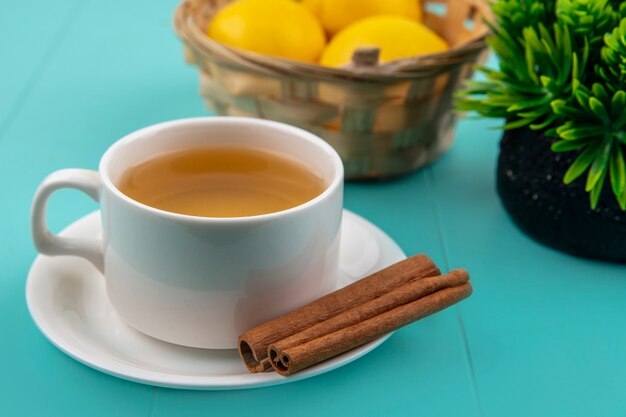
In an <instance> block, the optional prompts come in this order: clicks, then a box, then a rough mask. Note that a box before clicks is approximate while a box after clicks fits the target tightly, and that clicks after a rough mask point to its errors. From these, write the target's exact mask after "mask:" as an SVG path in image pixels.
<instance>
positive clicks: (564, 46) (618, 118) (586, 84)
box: [457, 0, 626, 210]
mask: <svg viewBox="0 0 626 417" xmlns="http://www.w3.org/2000/svg"><path fill="white" fill-rule="evenodd" d="M492 7H493V11H494V15H495V22H491V23H490V25H491V28H492V35H491V36H490V37H489V39H488V43H489V45H490V46H491V48H492V49H493V51H494V52H495V54H496V55H497V56H498V57H499V68H498V69H489V68H485V67H482V68H480V69H479V70H480V71H481V72H482V73H484V75H485V77H484V78H485V79H484V80H483V81H471V82H468V84H467V85H466V88H465V89H464V90H463V91H462V92H461V93H460V96H459V98H458V101H457V108H458V109H460V110H462V111H475V112H477V113H478V114H479V115H481V116H485V117H495V118H504V119H505V120H506V124H505V125H504V126H503V128H504V129H515V128H521V127H529V128H530V129H533V130H539V131H543V132H544V133H545V135H546V136H551V137H555V138H557V139H556V141H555V142H554V143H553V145H552V150H553V151H554V152H578V156H577V157H576V159H575V160H574V162H573V163H572V165H571V166H570V167H569V169H568V170H567V172H566V173H565V176H564V178H563V181H564V182H565V183H566V184H569V183H571V182H572V181H575V180H576V179H578V178H579V177H581V176H582V175H583V174H585V173H586V174H587V175H586V185H585V188H586V190H587V191H588V192H589V196H590V203H591V207H592V208H594V209H595V208H596V206H597V204H598V200H599V198H600V194H601V193H602V190H603V187H604V184H605V182H606V179H607V177H608V178H609V181H610V184H611V189H612V191H613V194H614V195H615V198H616V200H617V202H618V204H619V206H620V207H621V209H622V210H626V164H625V161H624V154H625V153H626V18H625V16H626V2H622V1H616V0H556V1H555V0H494V1H493V2H492Z"/></svg>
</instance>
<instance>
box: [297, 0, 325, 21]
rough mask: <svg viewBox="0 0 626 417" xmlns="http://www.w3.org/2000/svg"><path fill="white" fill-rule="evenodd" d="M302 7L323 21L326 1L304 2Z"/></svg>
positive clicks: (311, 0)
mask: <svg viewBox="0 0 626 417" xmlns="http://www.w3.org/2000/svg"><path fill="white" fill-rule="evenodd" d="M301 3H302V5H303V6H304V7H306V8H307V9H309V10H310V11H311V12H312V13H313V14H314V15H315V17H317V18H318V19H320V20H321V19H322V7H323V6H324V0H302V2H301Z"/></svg>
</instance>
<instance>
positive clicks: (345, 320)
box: [269, 269, 469, 358]
mask: <svg viewBox="0 0 626 417" xmlns="http://www.w3.org/2000/svg"><path fill="white" fill-rule="evenodd" d="M468 281H469V274H468V273H467V271H466V270H464V269H455V270H454V271H450V272H449V273H447V274H445V275H440V276H436V277H427V278H423V279H420V280H417V281H413V282H409V283H407V284H404V285H401V286H400V287H398V288H396V289H394V290H392V291H390V292H388V293H386V294H383V295H381V296H380V297H378V298H375V299H373V300H370V301H368V302H366V303H363V304H360V305H357V306H356V307H353V308H351V309H350V310H346V311H344V312H342V313H339V314H337V315H336V316H333V317H331V318H329V319H327V320H324V321H320V322H318V323H316V324H314V325H313V326H311V327H309V328H307V329H304V330H302V331H301V332H298V333H296V334H294V335H292V336H289V337H286V338H284V339H281V340H278V341H276V342H274V343H272V344H271V345H270V346H269V349H270V351H272V350H273V351H276V352H278V351H285V350H286V349H288V348H290V347H293V346H297V345H301V344H304V343H307V342H309V341H311V340H313V339H317V338H319V337H322V336H325V335H327V334H330V333H333V332H336V331H338V330H341V329H344V328H346V327H349V326H352V325H355V324H357V323H360V322H363V321H365V320H368V319H371V318H372V317H375V316H378V315H380V314H383V313H385V312H387V311H389V310H393V309H394V308H396V307H400V306H402V305H404V304H408V303H410V302H412V301H415V300H418V299H420V298H422V297H425V296H427V295H429V294H432V293H434V292H437V291H439V290H442V289H444V288H449V287H456V286H458V285H462V284H465V283H466V282H468ZM269 356H270V358H272V355H271V354H270V355H269Z"/></svg>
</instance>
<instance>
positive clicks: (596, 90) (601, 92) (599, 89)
mask: <svg viewBox="0 0 626 417" xmlns="http://www.w3.org/2000/svg"><path fill="white" fill-rule="evenodd" d="M591 92H593V95H594V96H596V97H597V98H598V99H599V100H600V101H603V102H608V101H609V93H607V91H606V89H605V88H604V86H603V85H602V84H600V83H593V86H592V87H591Z"/></svg>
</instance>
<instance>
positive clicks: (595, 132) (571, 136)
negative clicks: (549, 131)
mask: <svg viewBox="0 0 626 417" xmlns="http://www.w3.org/2000/svg"><path fill="white" fill-rule="evenodd" d="M557 131H558V133H559V136H560V137H561V139H565V140H576V139H583V138H593V137H602V136H604V135H605V134H606V128H604V127H601V126H589V127H578V126H577V127H573V128H571V129H567V130H560V131H559V130H557Z"/></svg>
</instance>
